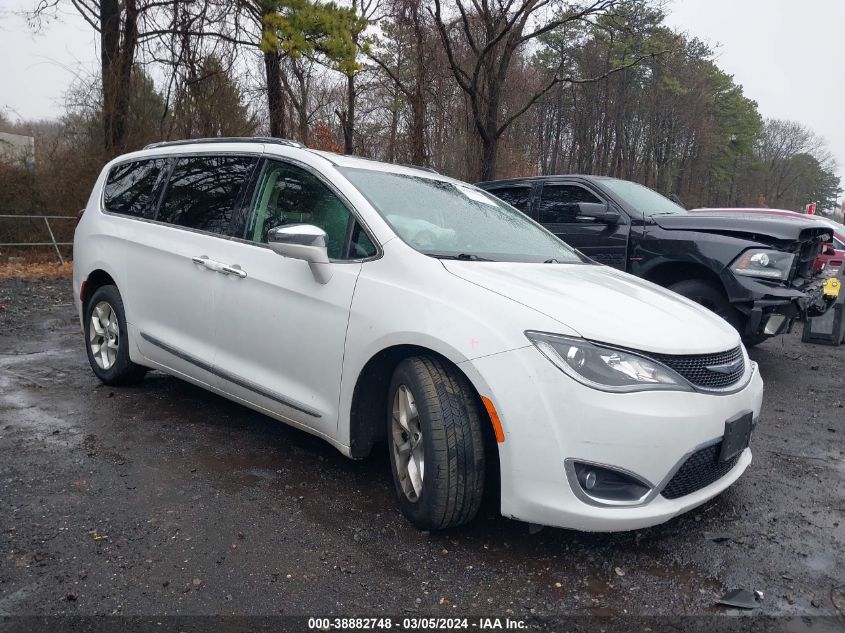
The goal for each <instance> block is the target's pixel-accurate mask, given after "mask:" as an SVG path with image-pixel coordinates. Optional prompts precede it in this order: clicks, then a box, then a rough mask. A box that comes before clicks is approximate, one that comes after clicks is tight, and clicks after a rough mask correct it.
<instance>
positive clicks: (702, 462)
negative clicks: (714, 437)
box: [661, 442, 742, 499]
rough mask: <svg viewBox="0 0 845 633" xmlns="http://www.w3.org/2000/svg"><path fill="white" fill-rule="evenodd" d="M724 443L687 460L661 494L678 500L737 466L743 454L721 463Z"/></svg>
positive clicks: (697, 453) (699, 452)
mask: <svg viewBox="0 0 845 633" xmlns="http://www.w3.org/2000/svg"><path fill="white" fill-rule="evenodd" d="M721 450H722V443H721V442H719V443H718V444H714V445H713V446H708V447H707V448H702V449H701V450H700V451H696V452H695V453H693V454H692V455H690V456H689V457H688V458H687V461H685V462H684V464H683V466H681V467H680V469H679V470H678V472H676V473H675V476H674V477H672V479H670V480H669V483H668V484H666V487H665V488H664V489H663V492H662V493H661V494H662V495H663V496H664V497H666V498H667V499H677V498H679V497H683V496H685V495H688V494H692V493H693V492H695V491H696V490H701V489H702V488H704V487H706V486H709V485H710V484H712V483H713V482H714V481H718V480H719V479H721V478H722V477H724V476H725V475H727V474H728V473H729V472H730V470H731V469H732V468H733V467H734V466H736V462H737V460H739V458H740V456H741V455H742V453H739V454H738V455H736V456H735V457H732V458H731V459H729V460H728V461H726V462H720V461H719V452H720V451H721Z"/></svg>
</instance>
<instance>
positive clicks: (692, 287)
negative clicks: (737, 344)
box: [669, 279, 768, 347]
mask: <svg viewBox="0 0 845 633" xmlns="http://www.w3.org/2000/svg"><path fill="white" fill-rule="evenodd" d="M669 290H671V291H673V292H677V293H678V294H679V295H681V296H683V297H686V298H687V299H691V300H692V301H695V302H696V303H698V304H699V305H702V306H704V307H705V308H707V309H708V310H711V311H712V312H715V313H716V314H718V315H719V316H720V317H722V318H723V319H724V320H725V321H727V322H728V323H730V324H731V325H732V326H734V328H735V329H736V331H737V332H739V335H740V337H741V338H742V342H743V343H744V344H745V346H746V347H753V346H754V345H758V344H760V343H762V342H763V341H765V340H766V339H767V338H768V336H765V335H763V334H747V333H746V332H745V325H746V321H747V320H748V318H747V317H746V316H745V315H744V314H742V313H741V312H740V311H739V310H737V309H736V308H735V307H733V306H732V305H731V302H730V301H728V297H727V295H726V294H725V292H724V291H723V290H722V289H721V288H719V287H718V286H717V285H716V284H714V283H712V282H709V281H705V280H703V279H685V280H684V281H679V282H677V283H674V284H672V285H671V286H669Z"/></svg>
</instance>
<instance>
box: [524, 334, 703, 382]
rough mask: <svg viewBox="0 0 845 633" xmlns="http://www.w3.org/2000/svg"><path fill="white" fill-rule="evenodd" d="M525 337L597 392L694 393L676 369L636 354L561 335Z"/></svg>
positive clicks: (529, 335)
mask: <svg viewBox="0 0 845 633" xmlns="http://www.w3.org/2000/svg"><path fill="white" fill-rule="evenodd" d="M525 335H526V336H527V337H528V340H529V341H531V342H532V343H533V344H534V345H535V346H536V347H537V349H538V350H540V353H541V354H543V356H545V357H546V358H548V359H549V360H550V361H552V363H554V365H555V366H556V367H557V368H558V369H560V370H561V371H563V372H564V373H566V374H567V375H568V376H569V377H571V378H574V379H575V380H577V381H578V382H580V383H581V384H583V385H587V386H588V387H592V388H593V389H600V390H602V391H616V392H631V391H646V390H650V389H663V390H674V391H693V389H692V386H691V385H690V384H689V382H687V381H686V380H685V379H684V378H682V377H681V376H680V375H679V374H677V373H676V372H675V371H673V370H672V369H670V368H668V367H666V366H665V365H663V364H661V363H658V362H657V361H654V360H651V359H649V358H646V357H645V356H640V355H639V354H636V353H634V352H629V351H622V350H618V349H614V348H612V347H604V346H602V345H599V344H596V343H591V342H590V341H587V340H585V339H582V338H575V337H571V336H561V335H559V334H546V333H544V332H526V333H525Z"/></svg>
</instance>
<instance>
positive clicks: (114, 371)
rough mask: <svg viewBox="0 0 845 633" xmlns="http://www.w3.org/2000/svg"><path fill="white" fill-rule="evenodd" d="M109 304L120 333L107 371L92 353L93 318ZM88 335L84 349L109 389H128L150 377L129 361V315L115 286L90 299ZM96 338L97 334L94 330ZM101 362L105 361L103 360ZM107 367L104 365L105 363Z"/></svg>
mask: <svg viewBox="0 0 845 633" xmlns="http://www.w3.org/2000/svg"><path fill="white" fill-rule="evenodd" d="M102 304H107V305H108V306H109V308H110V309H111V310H112V311H113V314H114V317H116V318H117V324H118V331H117V333H116V334H114V335H113V340H114V341H115V342H116V344H117V350H116V351H117V353H116V355H115V357H114V360H113V362H112V364H111V365H110V366H108V367H105V368H104V367H101V366H100V364H99V363H98V362H97V358H95V354H94V350H93V349H92V335H91V334H92V333H91V330H92V328H93V321H92V318H93V315H94V311H95V309H96V308H97V307H98V306H101V305H102ZM83 324H84V325H83V327H84V331H85V349H86V351H87V352H88V362H89V363H90V364H91V369H92V370H93V372H94V375H95V376H97V378H99V379H100V380H101V381H102V382H104V383H105V384H107V385H126V384H130V383H133V382H137V381H138V380H141V379H142V378H143V377H144V374H146V373H147V368H146V367H142V366H141V365H136V364H135V363H133V362H132V361H131V360H129V338H128V336H127V329H126V313H125V311H124V308H123V300H122V299H121V298H120V292H118V290H117V287H115V286H101V287H100V288H97V290H95V291H94V294H92V295H91V298H90V299H88V301H87V303H86V304H85V319H84V321H83ZM95 337H96V330H95ZM100 358H101V360H102V357H100ZM104 364H105V363H104Z"/></svg>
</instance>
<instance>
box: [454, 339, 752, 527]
mask: <svg viewBox="0 0 845 633" xmlns="http://www.w3.org/2000/svg"><path fill="white" fill-rule="evenodd" d="M461 366H462V368H463V369H464V370H465V371H466V373H467V374H468V376H469V377H470V379H471V380H473V381H474V383H475V384H476V386H477V387H478V388H479V392H480V393H481V395H486V396H487V397H489V398H490V399H491V400H492V401H493V403H494V405H495V407H496V409H497V411H498V413H499V417H500V419H501V423H502V426H503V429H504V433H505V441H504V442H503V443H501V444H499V462H500V469H501V511H502V514H503V515H505V516H508V517H512V518H516V519H520V520H523V521H528V522H531V523H538V524H542V525H550V526H557V527H565V528H573V529H578V530H584V531H591V532H606V531H622V530H634V529H639V528H644V527H648V526H651V525H656V524H658V523H662V522H664V521H667V520H668V519H671V518H672V517H674V516H677V515H678V514H681V513H683V512H686V511H687V510H690V509H691V508H694V507H695V506H697V505H700V504H702V503H704V502H705V501H707V500H708V499H710V498H712V497H714V496H716V495H717V494H719V493H720V492H722V491H723V490H724V489H725V488H727V487H728V486H730V485H731V484H732V483H733V482H734V481H736V479H737V478H739V476H740V475H741V474H742V473H743V471H744V470H745V469H746V467H747V466H748V464H749V463H750V462H751V451H750V449H745V451H744V452H743V453H742V454H741V455H740V457H739V459H738V460H737V461H736V464H735V465H734V467H733V468H732V469H731V470H730V471H729V472H728V473H727V474H725V475H724V476H723V477H721V478H720V479H718V480H717V481H714V482H713V483H712V484H710V485H707V486H705V487H703V488H701V489H700V490H697V491H695V492H693V493H691V494H688V495H685V496H682V497H680V498H677V499H667V498H664V497H663V496H661V495H660V494H659V493H660V490H659V488H660V487H661V486H665V485H666V483H668V480H669V479H670V478H671V475H672V473H673V472H674V471H675V470H677V468H678V466H679V464H681V463H683V461H684V460H685V459H686V457H688V456H689V455H690V454H691V453H692V452H694V451H695V450H697V449H698V448H700V447H702V446H705V445H708V444H712V443H713V442H715V441H718V440H719V439H720V438H721V437H722V435H723V434H724V429H725V422H726V420H728V419H730V418H732V417H734V416H735V415H736V414H737V413H740V412H744V411H751V412H753V416H754V418H755V419H756V418H757V417H758V416H759V413H760V405H761V401H762V396H763V382H762V380H761V378H760V374H759V371H758V370H757V368H756V365H754V367H753V371H752V376H751V380H750V382H749V383H748V384H747V385H746V386H745V387H744V388H743V389H742V390H740V391H738V392H735V393H732V394H726V395H711V394H704V393H697V392H696V393H693V392H675V391H651V392H648V391H647V392H639V393H630V394H618V393H607V392H602V391H597V390H595V389H590V388H589V387H586V386H584V385H581V384H580V383H577V382H576V381H574V380H572V379H571V378H569V377H568V376H566V375H565V374H564V373H563V372H561V371H559V370H558V369H557V368H555V367H554V366H553V365H552V364H551V363H550V362H549V361H548V360H547V359H545V358H544V357H543V356H542V355H541V354H540V353H539V351H537V349H536V348H534V347H533V346H527V347H525V348H521V349H518V350H513V351H511V352H506V353H503V354H496V355H493V356H487V357H484V358H480V359H475V360H473V361H467V362H465V363H462V365H461ZM567 459H576V460H581V461H585V462H591V463H596V464H605V465H607V466H610V467H613V468H615V469H620V470H623V471H627V472H629V473H633V474H635V475H637V476H638V477H640V478H642V479H643V480H645V481H647V482H654V486H655V487H656V488H657V490H656V491H655V493H654V494H653V495H650V497H649V498H648V499H646V501H645V502H644V503H642V504H640V505H636V506H620V507H599V506H596V505H594V504H591V503H588V502H585V501H584V500H582V499H581V498H579V496H578V495H577V494H576V491H575V490H574V489H573V485H572V484H571V483H570V480H569V478H568V476H567V472H566V467H565V460H567Z"/></svg>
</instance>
